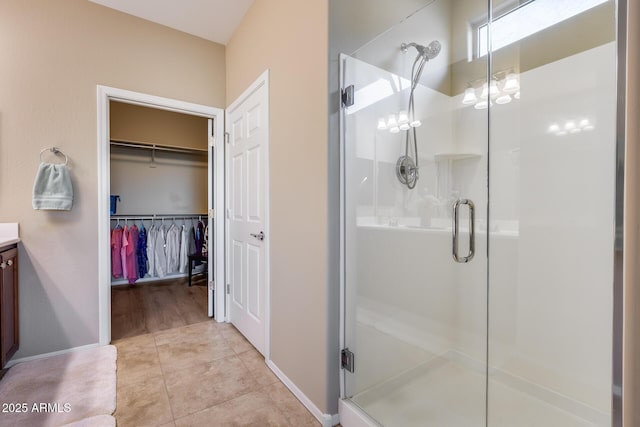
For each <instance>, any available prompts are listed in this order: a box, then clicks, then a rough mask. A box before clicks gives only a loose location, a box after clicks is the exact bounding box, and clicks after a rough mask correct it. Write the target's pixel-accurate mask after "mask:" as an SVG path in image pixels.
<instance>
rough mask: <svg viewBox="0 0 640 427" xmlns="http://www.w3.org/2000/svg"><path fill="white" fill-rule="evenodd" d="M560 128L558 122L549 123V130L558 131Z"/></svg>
mask: <svg viewBox="0 0 640 427" xmlns="http://www.w3.org/2000/svg"><path fill="white" fill-rule="evenodd" d="M559 130H560V126H558V124H557V123H552V124H550V125H549V132H551V133H556V132H558V131H559Z"/></svg>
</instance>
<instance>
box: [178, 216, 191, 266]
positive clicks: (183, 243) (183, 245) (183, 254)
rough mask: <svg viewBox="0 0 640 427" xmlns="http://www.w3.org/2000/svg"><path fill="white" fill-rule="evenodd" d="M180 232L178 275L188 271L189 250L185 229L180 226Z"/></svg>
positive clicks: (183, 226)
mask: <svg viewBox="0 0 640 427" xmlns="http://www.w3.org/2000/svg"><path fill="white" fill-rule="evenodd" d="M181 228H182V229H181V231H180V273H186V272H187V269H188V265H187V264H188V263H189V258H188V254H187V252H188V249H189V240H188V239H187V236H188V234H187V227H186V226H185V225H184V224H182V227H181Z"/></svg>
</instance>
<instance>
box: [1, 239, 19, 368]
mask: <svg viewBox="0 0 640 427" xmlns="http://www.w3.org/2000/svg"><path fill="white" fill-rule="evenodd" d="M0 272H1V276H0V368H4V365H5V364H6V363H7V362H8V361H9V359H11V357H12V356H13V355H14V354H15V352H16V351H18V346H19V338H20V333H19V329H18V328H19V317H18V247H17V245H12V246H6V247H3V248H0Z"/></svg>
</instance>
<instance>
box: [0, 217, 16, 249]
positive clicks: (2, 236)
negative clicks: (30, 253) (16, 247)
mask: <svg viewBox="0 0 640 427" xmlns="http://www.w3.org/2000/svg"><path fill="white" fill-rule="evenodd" d="M19 241H20V235H19V233H18V223H17V222H4V223H0V248H1V247H4V246H9V245H13V244H15V243H18V242H19Z"/></svg>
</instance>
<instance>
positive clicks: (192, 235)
mask: <svg viewBox="0 0 640 427" xmlns="http://www.w3.org/2000/svg"><path fill="white" fill-rule="evenodd" d="M188 253H189V255H195V253H196V229H195V228H194V227H193V225H192V226H191V229H190V230H189V252H188Z"/></svg>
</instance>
